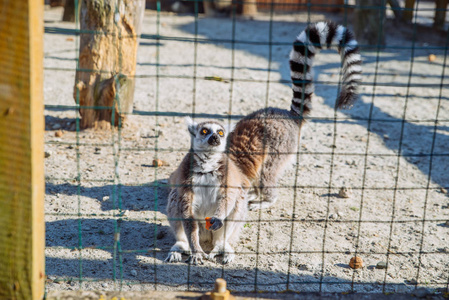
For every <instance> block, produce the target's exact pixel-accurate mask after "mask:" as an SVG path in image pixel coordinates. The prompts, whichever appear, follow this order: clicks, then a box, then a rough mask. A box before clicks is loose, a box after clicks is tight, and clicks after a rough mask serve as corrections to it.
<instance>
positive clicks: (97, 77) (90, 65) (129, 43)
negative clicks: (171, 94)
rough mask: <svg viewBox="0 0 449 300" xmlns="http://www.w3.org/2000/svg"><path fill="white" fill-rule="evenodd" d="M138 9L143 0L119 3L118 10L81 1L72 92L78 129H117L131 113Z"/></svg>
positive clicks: (96, 0) (112, 4)
mask: <svg viewBox="0 0 449 300" xmlns="http://www.w3.org/2000/svg"><path fill="white" fill-rule="evenodd" d="M144 8H145V2H144V1H143V0H122V1H120V7H116V1H112V0H90V1H82V3H81V10H80V28H81V30H82V31H83V33H82V34H81V37H80V50H79V68H78V69H77V72H76V79H75V87H74V98H75V101H76V102H77V103H79V104H80V105H81V106H86V107H84V108H83V107H82V108H80V114H81V117H82V119H81V122H80V126H81V128H83V129H84V128H98V129H106V128H110V125H111V123H112V124H114V125H115V126H118V125H120V124H123V121H124V117H125V115H124V114H126V113H130V112H132V109H133V96H134V84H135V81H134V75H135V72H136V57H137V46H138V43H139V40H138V36H139V35H140V30H141V24H142V19H143V13H144ZM116 12H117V13H116ZM93 107H97V108H93Z"/></svg>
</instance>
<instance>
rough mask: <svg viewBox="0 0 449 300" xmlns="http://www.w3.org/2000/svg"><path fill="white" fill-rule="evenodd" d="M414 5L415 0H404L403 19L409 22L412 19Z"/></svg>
mask: <svg viewBox="0 0 449 300" xmlns="http://www.w3.org/2000/svg"><path fill="white" fill-rule="evenodd" d="M414 7H415V0H405V10H404V13H403V14H402V16H403V18H404V21H406V22H411V21H413V13H414V11H413V8H414Z"/></svg>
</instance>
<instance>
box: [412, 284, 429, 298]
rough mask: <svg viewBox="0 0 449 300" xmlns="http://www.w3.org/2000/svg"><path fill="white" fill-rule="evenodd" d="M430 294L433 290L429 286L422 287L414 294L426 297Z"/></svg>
mask: <svg viewBox="0 0 449 300" xmlns="http://www.w3.org/2000/svg"><path fill="white" fill-rule="evenodd" d="M430 294H432V292H431V291H430V290H429V289H428V288H425V287H420V288H418V289H416V290H415V291H414V292H413V295H415V296H416V297H418V298H426V297H427V295H430Z"/></svg>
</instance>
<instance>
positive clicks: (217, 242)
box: [209, 193, 248, 264]
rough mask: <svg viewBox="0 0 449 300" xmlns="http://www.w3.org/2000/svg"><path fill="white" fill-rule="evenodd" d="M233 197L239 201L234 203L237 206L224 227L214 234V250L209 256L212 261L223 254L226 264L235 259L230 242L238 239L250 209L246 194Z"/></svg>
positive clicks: (236, 194) (235, 194)
mask: <svg viewBox="0 0 449 300" xmlns="http://www.w3.org/2000/svg"><path fill="white" fill-rule="evenodd" d="M231 197H233V199H235V198H237V201H234V203H235V206H234V207H233V209H232V211H231V213H230V214H229V215H228V216H227V217H226V219H225V220H224V224H223V227H221V228H220V229H218V230H216V231H214V232H213V245H214V248H213V249H212V251H211V253H210V254H209V258H210V259H212V258H214V257H215V256H216V255H218V254H223V263H224V264H227V263H230V262H232V261H233V260H234V258H235V251H234V249H233V248H232V246H231V244H230V242H232V241H234V240H236V239H238V236H239V233H240V230H241V228H242V227H243V224H244V221H245V219H246V214H247V209H248V206H247V200H246V193H234V194H233V195H231ZM228 202H229V201H228ZM216 215H219V213H216ZM217 222H218V221H217ZM211 228H212V227H211Z"/></svg>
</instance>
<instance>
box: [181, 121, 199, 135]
mask: <svg viewBox="0 0 449 300" xmlns="http://www.w3.org/2000/svg"><path fill="white" fill-rule="evenodd" d="M184 122H185V123H186V125H187V129H188V130H189V132H190V134H191V135H193V136H195V135H196V129H197V127H198V123H196V122H195V121H193V120H192V118H190V117H185V118H184Z"/></svg>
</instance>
